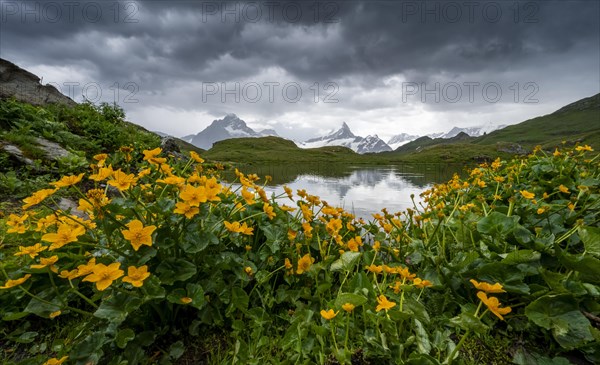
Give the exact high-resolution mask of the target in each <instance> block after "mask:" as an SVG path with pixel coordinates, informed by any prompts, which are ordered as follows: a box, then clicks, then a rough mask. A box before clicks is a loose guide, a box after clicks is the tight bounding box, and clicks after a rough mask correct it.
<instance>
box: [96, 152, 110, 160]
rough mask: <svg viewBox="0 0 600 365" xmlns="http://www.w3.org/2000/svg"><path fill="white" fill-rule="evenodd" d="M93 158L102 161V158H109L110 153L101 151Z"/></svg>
mask: <svg viewBox="0 0 600 365" xmlns="http://www.w3.org/2000/svg"><path fill="white" fill-rule="evenodd" d="M92 158H93V159H94V160H96V161H102V160H106V159H107V158H108V155H107V154H106V153H99V154H97V155H94V157H92Z"/></svg>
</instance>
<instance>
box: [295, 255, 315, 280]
mask: <svg viewBox="0 0 600 365" xmlns="http://www.w3.org/2000/svg"><path fill="white" fill-rule="evenodd" d="M313 262H315V259H314V258H312V257H311V256H310V254H309V253H307V254H306V255H304V256H302V257H301V258H300V260H298V268H297V269H296V274H298V275H300V274H303V273H305V272H307V271H308V270H309V269H310V267H311V265H312V264H313Z"/></svg>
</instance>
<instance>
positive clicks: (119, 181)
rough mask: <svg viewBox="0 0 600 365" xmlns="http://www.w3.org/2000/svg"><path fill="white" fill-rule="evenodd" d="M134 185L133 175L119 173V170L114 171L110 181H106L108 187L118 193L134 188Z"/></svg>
mask: <svg viewBox="0 0 600 365" xmlns="http://www.w3.org/2000/svg"><path fill="white" fill-rule="evenodd" d="M135 183H136V179H135V176H134V175H133V174H127V173H125V172H123V171H121V169H118V170H117V171H115V172H114V173H113V175H112V179H111V180H109V181H108V185H112V186H114V187H115V188H117V189H119V190H120V191H123V190H127V189H129V188H130V187H132V186H134V185H135Z"/></svg>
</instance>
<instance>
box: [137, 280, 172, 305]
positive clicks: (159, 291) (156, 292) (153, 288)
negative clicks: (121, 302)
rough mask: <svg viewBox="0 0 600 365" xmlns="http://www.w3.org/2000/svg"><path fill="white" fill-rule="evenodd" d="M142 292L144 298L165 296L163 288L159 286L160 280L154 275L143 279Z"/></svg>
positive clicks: (150, 298)
mask: <svg viewBox="0 0 600 365" xmlns="http://www.w3.org/2000/svg"><path fill="white" fill-rule="evenodd" d="M142 291H143V292H144V300H145V301H147V300H152V299H161V298H164V297H165V293H166V292H165V289H164V288H163V287H162V286H160V280H159V279H158V278H157V277H156V276H155V275H150V277H149V278H148V279H146V280H144V286H142Z"/></svg>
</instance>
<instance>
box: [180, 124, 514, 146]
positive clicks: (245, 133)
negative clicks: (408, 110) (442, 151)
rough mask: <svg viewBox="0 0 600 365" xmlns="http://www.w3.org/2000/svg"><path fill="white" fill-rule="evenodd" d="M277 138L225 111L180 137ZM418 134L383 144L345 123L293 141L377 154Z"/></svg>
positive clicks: (475, 130)
mask: <svg viewBox="0 0 600 365" xmlns="http://www.w3.org/2000/svg"><path fill="white" fill-rule="evenodd" d="M504 127H505V125H497V124H492V123H488V124H486V125H484V126H480V127H469V128H459V127H453V128H452V129H451V130H450V131H448V132H441V133H433V134H429V135H427V137H429V138H431V139H437V138H443V139H450V138H454V137H456V136H458V135H459V134H461V133H464V134H466V135H469V136H472V137H479V136H482V135H485V134H487V133H490V132H492V131H494V130H497V129H500V128H504ZM266 136H275V137H279V135H278V134H277V132H276V131H275V130H274V129H264V130H261V131H259V132H257V131H255V130H253V129H252V128H250V127H249V126H248V125H247V124H246V122H244V121H243V120H242V119H240V118H239V117H238V116H237V115H235V114H228V115H226V116H225V117H224V118H223V119H217V120H214V121H213V122H212V123H211V124H210V125H209V126H208V127H206V128H205V129H204V130H203V131H201V132H200V133H198V134H190V135H187V136H184V137H182V138H181V139H182V140H184V141H186V142H188V143H191V144H193V145H195V146H197V147H200V148H203V149H210V148H211V147H212V145H213V143H215V142H218V141H222V140H226V139H231V138H244V137H255V138H257V137H266ZM419 138H422V137H421V136H417V135H411V134H407V133H400V134H397V135H395V136H393V137H392V138H390V139H389V141H388V142H387V143H386V142H385V141H384V140H382V139H381V138H379V137H378V136H377V135H376V134H374V135H368V136H366V137H361V136H357V135H355V134H354V133H352V131H351V130H350V127H349V126H348V124H347V123H346V122H344V123H342V126H341V127H340V128H339V129H338V130H334V131H331V132H330V133H328V134H327V135H325V136H322V137H317V138H311V139H308V140H306V141H304V142H298V141H295V143H296V145H298V147H301V148H319V147H325V146H343V147H348V148H350V149H351V150H353V151H354V152H357V153H360V154H364V153H379V152H389V151H394V150H396V149H398V148H399V147H401V146H403V145H405V144H407V143H409V142H412V141H415V140H417V139H419Z"/></svg>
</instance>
